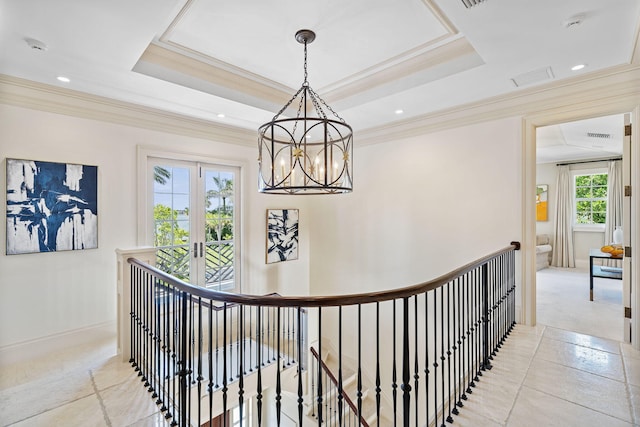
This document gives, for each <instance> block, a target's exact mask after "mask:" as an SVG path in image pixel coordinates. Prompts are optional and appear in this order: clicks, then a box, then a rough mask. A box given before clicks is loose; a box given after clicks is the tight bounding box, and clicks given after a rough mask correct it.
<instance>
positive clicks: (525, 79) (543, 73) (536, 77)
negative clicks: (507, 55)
mask: <svg viewBox="0 0 640 427" xmlns="http://www.w3.org/2000/svg"><path fill="white" fill-rule="evenodd" d="M551 79H553V71H551V67H546V68H540V69H538V70H533V71H529V72H528V73H524V74H520V75H519V76H515V77H514V78H512V79H511V81H512V82H513V84H514V85H515V86H516V87H522V86H528V85H530V84H533V83H539V82H542V81H545V80H551Z"/></svg>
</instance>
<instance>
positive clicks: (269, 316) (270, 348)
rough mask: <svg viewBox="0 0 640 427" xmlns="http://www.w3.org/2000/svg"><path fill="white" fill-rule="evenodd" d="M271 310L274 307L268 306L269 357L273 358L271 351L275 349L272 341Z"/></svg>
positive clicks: (269, 358)
mask: <svg viewBox="0 0 640 427" xmlns="http://www.w3.org/2000/svg"><path fill="white" fill-rule="evenodd" d="M271 312H272V308H271V307H267V359H268V360H271V351H273V344H272V343H271Z"/></svg>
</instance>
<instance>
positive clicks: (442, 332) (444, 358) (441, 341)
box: [440, 287, 447, 426]
mask: <svg viewBox="0 0 640 427" xmlns="http://www.w3.org/2000/svg"><path fill="white" fill-rule="evenodd" d="M444 311H445V310H444V287H440V374H441V377H442V380H441V382H440V383H441V384H440V385H441V390H442V424H441V426H444V425H445V424H444V422H445V414H446V408H445V406H446V403H447V395H446V394H445V392H444V383H445V372H444V368H445V367H444V362H445V360H446V357H445V351H444Z"/></svg>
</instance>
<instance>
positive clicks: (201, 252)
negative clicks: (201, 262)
mask: <svg viewBox="0 0 640 427" xmlns="http://www.w3.org/2000/svg"><path fill="white" fill-rule="evenodd" d="M203 246H204V245H203V244H202V242H200V258H202V257H203V256H204V254H203V249H202V247H203Z"/></svg>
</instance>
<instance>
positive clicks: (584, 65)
mask: <svg viewBox="0 0 640 427" xmlns="http://www.w3.org/2000/svg"><path fill="white" fill-rule="evenodd" d="M586 66H587V64H578V65H574V66H573V67H571V71H578V70H582V69H583V68H584V67H586Z"/></svg>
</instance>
